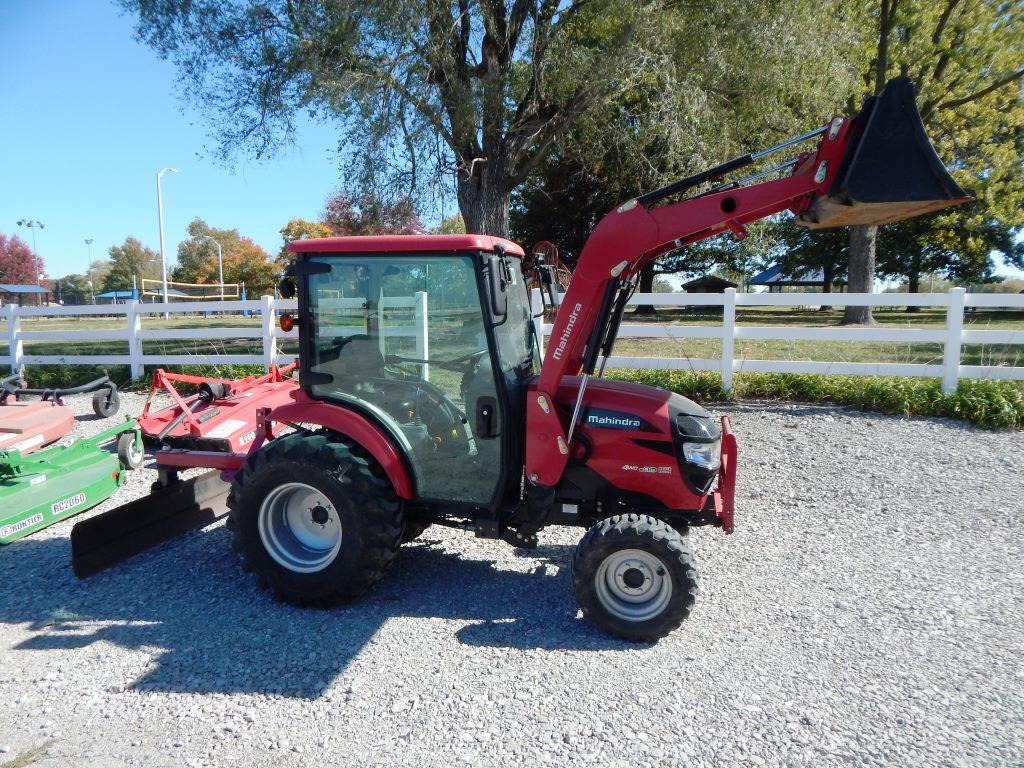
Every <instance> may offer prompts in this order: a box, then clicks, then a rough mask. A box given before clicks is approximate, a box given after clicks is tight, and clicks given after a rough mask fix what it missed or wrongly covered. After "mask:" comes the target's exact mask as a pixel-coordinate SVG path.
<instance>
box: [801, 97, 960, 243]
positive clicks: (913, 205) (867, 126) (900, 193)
mask: <svg viewBox="0 0 1024 768" xmlns="http://www.w3.org/2000/svg"><path fill="white" fill-rule="evenodd" d="M972 199H973V198H972V197H970V196H969V195H968V194H967V193H965V192H964V191H963V190H962V189H961V188H960V186H959V185H958V184H957V183H956V182H955V181H954V180H953V178H952V177H951V176H950V175H949V173H948V172H947V171H946V168H945V166H944V165H943V164H942V161H941V160H940V159H939V156H938V155H937V154H935V149H934V148H933V147H932V145H931V142H930V141H929V140H928V136H927V134H926V133H925V130H924V123H923V122H922V121H921V115H920V113H919V112H918V111H917V104H916V102H915V98H914V86H913V84H912V83H911V82H910V80H908V79H907V78H905V77H897V78H895V79H893V80H890V81H889V82H888V83H887V84H886V86H885V88H884V89H883V90H882V92H881V93H880V94H878V95H877V96H872V97H870V98H869V99H867V100H866V101H865V102H864V106H863V108H862V109H861V111H860V112H859V113H858V114H857V116H856V117H855V118H854V119H853V125H852V127H851V137H850V142H849V144H847V146H846V151H845V152H844V154H843V158H842V161H841V163H840V166H839V172H838V174H837V175H836V180H835V183H834V184H833V185H832V189H831V191H830V192H829V194H828V195H825V196H822V197H819V198H817V199H816V200H815V201H814V202H813V203H812V204H811V207H810V208H809V209H808V210H807V211H805V212H804V213H802V214H801V215H800V216H799V217H798V218H797V221H798V223H800V224H802V225H804V226H806V227H810V228H813V229H820V228H825V227H845V226H851V225H856V224H868V225H879V224H889V223H890V222H893V221H902V220H903V219H910V218H913V217H915V216H921V215H922V214H925V213H931V212H933V211H939V210H942V209H943V208H949V207H951V206H954V205H960V204H961V203H966V202H968V201H970V200H972Z"/></svg>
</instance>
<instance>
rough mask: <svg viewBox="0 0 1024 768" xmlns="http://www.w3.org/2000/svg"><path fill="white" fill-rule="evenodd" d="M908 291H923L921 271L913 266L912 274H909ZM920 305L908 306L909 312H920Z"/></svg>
mask: <svg viewBox="0 0 1024 768" xmlns="http://www.w3.org/2000/svg"><path fill="white" fill-rule="evenodd" d="M907 292H908V293H920V292H921V273H920V272H919V271H918V270H917V269H915V268H913V266H912V268H911V270H910V274H909V275H907ZM920 311H921V308H920V307H907V312H920Z"/></svg>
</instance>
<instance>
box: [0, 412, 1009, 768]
mask: <svg viewBox="0 0 1024 768" xmlns="http://www.w3.org/2000/svg"><path fill="white" fill-rule="evenodd" d="M74 405H75V407H76V410H77V411H78V412H79V413H81V414H86V413H88V412H89V405H88V400H87V398H81V399H80V400H78V401H76V402H75V403H74ZM140 407H141V398H140V397H138V396H135V395H130V394H129V395H125V396H124V410H125V412H128V413H133V412H136V411H137V410H138V408H140ZM724 412H727V413H730V414H731V415H732V417H733V424H734V427H735V430H736V433H737V435H738V438H739V441H740V451H741V456H740V465H739V467H740V480H739V483H740V484H739V491H738V499H737V506H738V518H737V532H736V533H735V534H734V535H733V536H730V537H725V536H723V535H722V534H721V532H720V531H717V530H710V529H705V530H697V531H695V532H694V533H693V534H691V538H692V540H693V544H694V549H695V553H696V557H697V564H698V568H699V569H700V571H701V576H702V584H701V589H702V592H701V596H700V598H699V600H698V603H697V606H696V608H695V610H694V612H693V614H692V616H691V618H690V619H689V621H688V622H686V624H684V626H683V628H682V629H680V630H679V631H677V632H675V633H674V634H673V635H671V636H670V637H669V638H667V639H666V640H663V641H662V642H661V643H659V644H657V645H654V646H649V647H643V646H641V647H638V646H632V645H629V644H626V643H621V642H618V641H613V640H609V639H607V638H605V637H604V636H602V635H600V634H599V633H598V632H596V631H595V630H594V629H592V628H590V627H589V626H588V625H587V624H586V623H585V622H584V621H583V620H582V619H581V618H579V617H578V616H577V614H576V608H575V604H574V602H573V598H572V594H571V590H570V586H569V578H568V561H569V557H570V554H571V552H572V547H573V546H574V544H575V542H576V541H577V539H578V537H579V535H580V534H579V532H577V531H573V530H570V529H551V530H549V531H546V532H545V533H544V534H543V535H542V539H541V547H540V548H539V549H538V550H536V551H535V552H532V553H529V554H527V555H523V554H520V553H518V552H516V551H515V550H513V549H511V548H510V547H508V546H507V545H505V544H502V543H497V542H490V541H481V540H476V539H473V538H471V537H470V536H468V535H466V534H461V533H458V532H454V531H447V530H435V529H431V530H430V531H428V532H427V533H426V534H425V535H424V537H423V540H422V543H417V544H414V545H411V546H408V547H406V548H405V550H404V551H403V552H402V555H401V557H400V558H399V560H398V563H397V564H396V567H395V569H394V570H393V571H392V572H391V573H390V574H389V575H388V577H387V578H386V579H385V581H384V582H382V583H381V584H380V585H379V587H378V588H377V589H376V590H374V591H373V592H372V593H371V594H370V595H369V596H367V597H366V598H365V599H364V600H363V601H362V602H360V603H358V604H357V605H354V606H351V607H348V608H344V609H337V610H329V611H313V610H300V609H296V608H292V607H289V606H286V605H281V604H277V603H275V602H273V601H272V600H271V599H270V598H269V597H267V596H266V595H264V594H261V593H259V592H257V591H256V589H255V588H254V586H253V584H252V583H251V582H250V580H249V578H248V577H247V576H246V574H244V573H243V572H242V570H241V568H240V567H239V565H238V563H237V562H236V561H235V559H234V557H233V556H232V555H231V554H230V550H229V547H228V537H227V533H226V531H225V529H224V526H223V525H222V524H217V525H215V526H213V527H211V528H208V529H206V530H203V531H197V532H194V533H192V534H190V535H188V536H185V537H183V538H181V539H179V540H177V541H174V542H171V543H169V544H166V545H164V546H163V547H161V548H159V549H157V550H154V551H152V552H149V553H146V554H144V555H142V556H140V557H138V558H136V559H135V560H133V561H131V562H129V563H126V564H124V565H122V566H119V567H117V568H116V569H114V570H112V571H109V572H106V573H104V574H101V575H99V576H97V577H94V578H92V579H90V580H88V581H84V582H79V581H76V580H75V579H74V578H73V577H72V575H71V571H70V568H69V566H68V560H69V544H68V535H69V532H70V530H71V525H72V521H66V522H63V523H60V524H58V525H56V526H53V527H51V528H49V529H47V530H46V531H43V532H42V533H40V534H37V535H35V536H32V537H29V538H27V539H24V540H22V541H20V542H17V543H15V544H13V545H11V546H9V547H6V548H2V549H0V660H2V663H0V748H2V749H3V750H5V751H4V753H2V754H0V761H3V760H5V759H12V758H14V757H15V756H17V755H19V754H22V753H24V752H26V751H28V750H31V749H33V748H37V747H39V746H40V745H43V744H47V743H48V744H49V746H48V747H47V748H46V749H45V750H44V751H43V752H42V753H41V754H40V756H39V758H38V763H37V764H38V765H40V766H43V765H45V766H56V765H71V764H73V765H76V766H108V765H139V766H181V765H207V764H210V765H256V766H271V765H274V766H297V765H324V764H332V765H410V766H434V765H436V766H451V765H461V764H466V765H524V766H536V765H540V764H552V765H568V764H570V763H572V762H576V761H585V764H589V765H599V766H647V765H649V766H664V765H682V764H686V765H716V766H761V765H807V766H823V765H858V766H860V765H887V766H890V765H900V766H903V765H913V766H940V765H942V766H946V765H977V766H983V765H984V766H991V765H1021V764H1022V763H1024V746H1022V745H1024V672H1022V666H1021V662H1022V660H1024V640H1022V626H1024V623H1022V619H1024V577H1022V567H1021V553H1022V551H1024V525H1022V515H1024V502H1022V491H1024V484H1022V482H1021V473H1022V468H1024V439H1022V437H1021V435H1020V433H1015V434H1010V433H990V432H983V431H980V430H976V429H972V428H970V427H966V426H963V425H961V424H958V423H953V422H946V421H939V420H925V419H915V420H902V419H896V418H887V417H882V416H876V415H865V414H860V413H853V412H849V411H844V410H840V409H831V408H818V407H801V406H777V405H768V404H766V405H763V406H760V405H747V406H743V407H735V408H728V409H725V410H724ZM102 425H103V422H98V421H95V420H91V419H89V418H87V417H84V416H83V418H82V420H81V421H80V423H79V426H78V431H79V432H80V433H81V434H88V433H89V432H90V431H96V430H98V429H100V428H101V427H102ZM153 474H154V473H152V472H151V471H141V472H138V473H135V476H134V477H133V479H132V480H131V482H130V483H129V484H128V486H127V487H125V488H123V489H122V491H121V492H120V493H119V495H118V496H117V497H116V498H115V499H114V500H112V501H111V502H108V505H112V504H116V503H121V502H123V501H125V500H127V499H129V498H132V497H133V496H134V495H139V494H142V493H145V492H146V489H147V487H148V484H149V483H150V482H151V480H152V479H153ZM101 509H102V508H101Z"/></svg>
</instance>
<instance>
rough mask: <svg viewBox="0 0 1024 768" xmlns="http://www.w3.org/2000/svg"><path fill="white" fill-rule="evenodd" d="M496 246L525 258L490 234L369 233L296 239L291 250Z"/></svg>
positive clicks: (392, 250)
mask: <svg viewBox="0 0 1024 768" xmlns="http://www.w3.org/2000/svg"><path fill="white" fill-rule="evenodd" d="M495 246H498V247H500V248H503V249H504V250H505V253H507V254H508V255H510V256H518V257H519V258H522V257H523V255H524V254H523V249H522V248H520V247H519V246H518V245H516V244H515V243H513V242H512V241H511V240H505V239H503V238H500V237H491V236H490V235H369V236H359V237H318V238H311V239H309V240H293V241H292V242H290V243H288V250H289V251H290V252H291V253H374V252H377V253H426V252H432V251H436V252H446V253H451V252H453V251H455V252H460V251H470V252H478V251H484V252H487V253H494V251H495Z"/></svg>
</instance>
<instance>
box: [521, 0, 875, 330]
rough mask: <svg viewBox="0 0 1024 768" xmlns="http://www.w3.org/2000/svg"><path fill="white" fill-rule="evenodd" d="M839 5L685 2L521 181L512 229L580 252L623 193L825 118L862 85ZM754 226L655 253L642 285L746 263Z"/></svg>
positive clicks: (751, 257) (566, 251)
mask: <svg viewBox="0 0 1024 768" xmlns="http://www.w3.org/2000/svg"><path fill="white" fill-rule="evenodd" d="M834 10H835V8H834V6H833V3H831V2H826V3H821V2H806V1H804V0H795V1H794V2H790V3H785V4H782V3H775V2H766V1H764V0H755V1H754V2H748V3H744V4H740V3H738V2H733V1H732V0H724V1H723V2H721V3H715V4H707V5H697V4H680V5H679V6H678V10H677V15H676V16H675V17H674V21H673V23H671V24H666V25H665V27H664V29H663V34H664V35H665V40H664V43H663V47H664V51H665V55H664V56H663V59H662V61H661V66H659V67H658V68H656V69H652V70H650V71H648V72H646V73H645V76H644V77H642V78H639V79H638V80H637V82H636V84H635V85H634V87H633V88H632V89H631V90H630V92H629V93H628V94H625V95H623V96H622V97H621V98H619V99H618V100H617V101H616V102H614V103H610V104H605V105H603V106H602V107H601V108H599V109H596V110H595V111H594V114H593V116H592V117H591V118H589V119H588V120H586V121H581V122H579V123H577V124H575V125H574V126H572V128H571V129H570V130H569V131H568V132H567V133H566V135H565V137H563V139H562V140H560V141H559V142H558V144H557V146H556V149H555V151H554V152H553V153H551V154H550V155H549V156H548V157H547V158H545V160H544V161H543V162H542V163H540V165H539V166H538V169H537V170H536V171H535V172H534V173H533V174H532V175H531V176H530V177H529V178H528V179H527V181H526V183H525V184H524V185H523V186H522V187H521V188H520V189H519V190H518V191H517V193H516V194H515V196H514V198H513V210H512V231H513V234H514V235H515V236H516V237H517V238H518V239H520V240H522V241H523V242H524V243H525V244H529V243H531V242H534V241H535V240H539V239H545V240H551V241H553V242H555V243H556V244H557V245H558V247H559V249H560V252H561V255H562V256H563V257H565V258H566V260H567V261H568V262H569V263H570V264H571V263H573V261H574V260H575V258H576V257H577V256H578V255H579V253H580V251H581V250H582V248H583V244H584V243H585V242H586V240H587V237H588V236H589V234H590V231H591V230H592V229H593V227H594V225H595V224H596V223H597V222H598V221H599V220H600V218H601V217H602V216H604V215H605V214H606V213H608V212H609V211H610V210H611V209H613V208H614V207H615V206H616V205H617V204H619V203H621V202H623V201H625V200H628V199H629V198H631V197H635V196H636V195H638V194H640V193H641V192H644V191H649V190H651V189H654V188H656V187H658V186H661V185H662V184H665V183H667V182H669V181H672V180H675V179H677V178H679V177H681V176H686V175H690V174H693V173H697V172H699V171H701V170H704V169H706V168H708V167H710V166H713V165H716V164H718V163H720V162H722V161H724V160H726V159H728V158H729V157H732V156H738V155H742V154H745V153H747V152H750V151H753V150H757V149H761V148H763V147H765V146H767V145H770V144H774V143H776V142H778V141H780V140H782V139H785V138H788V137H789V136H791V135H794V134H797V133H801V132H803V131H805V130H807V129H809V128H812V127H814V126H815V125H819V124H821V123H823V122H824V121H825V120H826V119H827V118H828V117H829V116H830V115H832V114H835V113H836V112H838V111H840V110H841V109H842V108H843V106H844V104H845V101H846V98H847V94H848V92H849V90H850V89H851V88H852V87H853V86H854V75H855V72H854V70H853V68H852V67H851V66H850V65H849V63H848V62H849V59H850V53H849V51H848V45H849V43H848V41H849V40H850V39H851V35H850V34H849V30H847V29H846V27H845V25H844V24H845V22H844V21H843V20H842V19H841V18H839V17H837V15H836V14H835V13H834ZM796 151H799V150H795V151H794V154H795V152H796ZM698 191H699V190H698ZM750 231H751V236H750V240H751V241H756V245H755V246H754V247H752V246H751V243H749V242H748V243H747V244H743V245H740V244H737V243H735V242H732V241H731V236H723V237H717V238H714V239H713V241H710V242H706V243H701V244H698V245H696V246H693V247H689V248H686V249H684V250H683V251H680V252H677V253H674V254H670V255H668V256H666V257H664V258H662V259H660V260H659V261H658V262H657V263H656V264H654V263H652V264H649V265H647V267H645V269H644V270H643V272H642V273H641V280H640V290H641V291H643V292H649V291H651V290H652V286H653V284H654V280H655V279H656V276H657V275H658V274H667V273H676V274H691V275H692V274H703V273H705V272H707V271H710V270H711V269H713V268H716V267H719V266H720V267H722V268H724V269H728V270H734V271H738V272H740V273H745V272H749V270H750V269H751V268H752V267H753V266H754V262H755V261H756V256H757V254H758V252H759V251H763V250H765V248H767V244H766V242H765V241H764V240H763V238H758V237H757V235H759V234H760V233H763V232H765V231H766V230H765V229H764V228H762V227H757V226H752V227H751V228H750ZM646 309H648V308H646V307H640V308H638V311H644V310H646Z"/></svg>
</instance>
